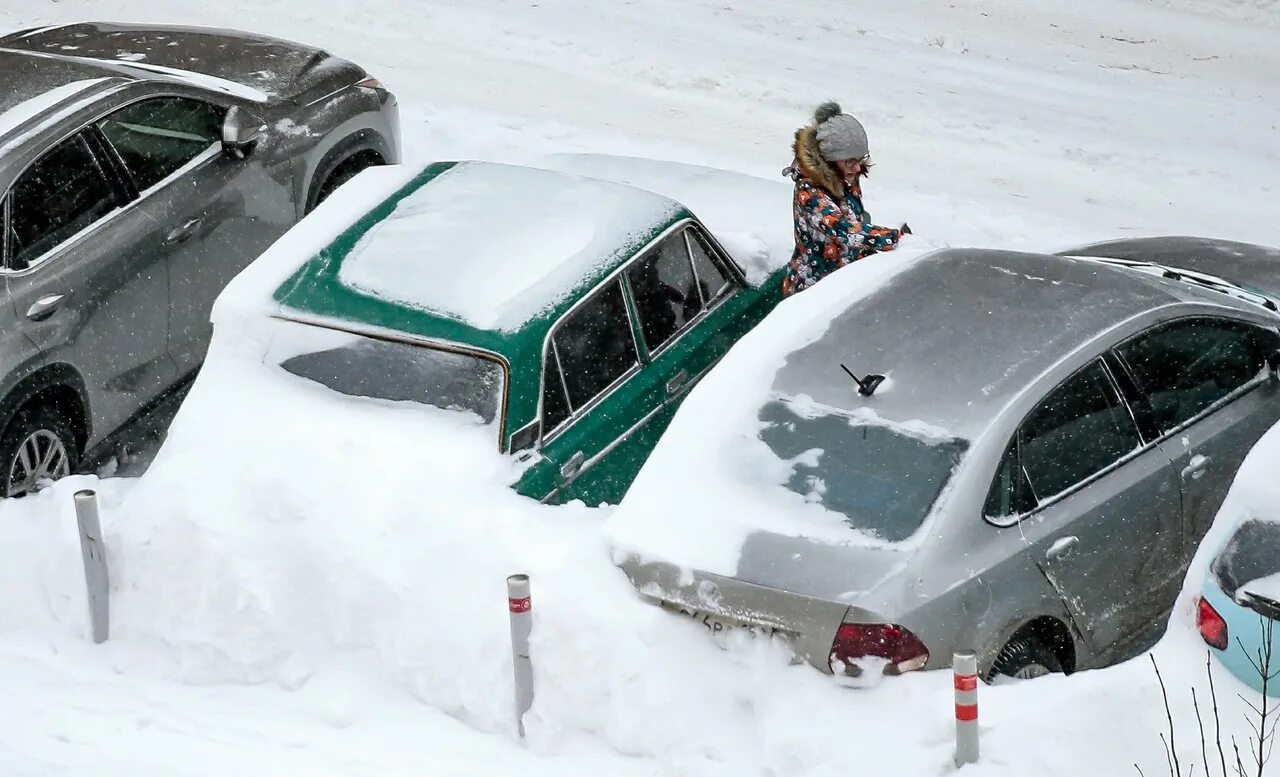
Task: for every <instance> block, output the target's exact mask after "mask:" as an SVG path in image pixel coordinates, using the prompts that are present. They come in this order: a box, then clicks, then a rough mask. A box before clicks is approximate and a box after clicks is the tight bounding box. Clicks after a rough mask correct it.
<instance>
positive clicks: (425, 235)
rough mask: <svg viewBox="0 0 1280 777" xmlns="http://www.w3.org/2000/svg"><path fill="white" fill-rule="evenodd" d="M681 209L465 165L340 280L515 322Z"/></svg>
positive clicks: (452, 311)
mask: <svg viewBox="0 0 1280 777" xmlns="http://www.w3.org/2000/svg"><path fill="white" fill-rule="evenodd" d="M679 210H680V205H679V204H678V203H676V202H675V201H674V200H670V199H668V198H666V197H662V196H659V195H657V194H653V193H650V192H646V191H642V190H640V189H635V188H632V187H629V186H623V185H620V184H614V183H607V182H604V181H597V180H592V179H587V178H580V177H577V176H572V175H567V174H564V173H557V172H552V171H548V170H539V169H534V168H527V167H516V166H511V165H501V164H492V163H486V162H463V163H460V164H458V165H456V166H454V167H453V168H451V169H450V170H448V171H446V172H444V173H442V174H440V175H439V176H437V177H436V178H434V179H432V180H431V181H430V183H429V184H427V185H424V186H422V187H421V188H419V189H418V190H417V191H415V192H412V193H410V194H409V195H408V196H406V197H404V198H403V199H402V200H400V201H399V202H398V203H397V204H396V206H395V209H394V210H393V211H392V212H391V213H390V215H388V216H387V217H386V218H384V219H382V220H381V221H379V222H378V223H376V224H374V225H373V226H372V227H371V228H370V229H369V230H368V231H367V232H366V233H365V234H364V236H363V237H361V238H360V240H359V242H357V243H356V245H355V246H354V247H353V248H352V250H351V251H350V253H349V254H348V255H347V256H346V258H345V259H344V260H343V262H342V267H341V270H340V271H339V274H338V280H339V282H340V283H342V284H343V285H345V286H347V287H348V288H351V289H353V290H356V291H359V292H362V293H364V294H368V295H372V296H375V297H378V298H381V299H384V300H387V301H391V302H395V303H398V304H401V305H405V306H408V307H411V308H415V309H419V310H423V311H427V312H430V313H435V314H438V315H442V316H446V317H448V318H453V319H457V320H460V321H462V322H464V323H466V324H468V325H470V326H472V327H475V328H476V329H482V330H489V331H513V330H515V329H517V328H519V327H520V326H521V325H522V324H523V323H525V322H526V321H528V320H530V319H531V318H534V317H535V316H537V315H538V314H540V313H542V312H544V311H546V310H548V309H550V308H552V307H553V306H555V305H556V304H557V303H560V302H562V301H564V300H565V299H566V298H567V297H568V296H569V294H570V293H571V292H572V291H573V290H574V289H576V288H577V287H579V286H581V285H582V284H583V283H584V282H585V281H587V280H588V279H590V278H591V277H593V275H594V274H596V273H598V272H599V271H601V270H602V269H604V266H605V265H606V264H608V263H609V262H610V261H611V260H616V259H617V256H616V255H617V253H618V251H619V249H620V248H621V247H624V246H630V245H632V244H633V243H635V242H636V241H637V240H640V239H643V238H644V237H645V236H647V235H649V234H651V233H652V231H653V230H654V229H655V227H657V226H660V225H661V224H663V223H665V222H667V221H668V220H670V218H671V217H672V216H673V215H674V214H675V213H677V212H678V211H679Z"/></svg>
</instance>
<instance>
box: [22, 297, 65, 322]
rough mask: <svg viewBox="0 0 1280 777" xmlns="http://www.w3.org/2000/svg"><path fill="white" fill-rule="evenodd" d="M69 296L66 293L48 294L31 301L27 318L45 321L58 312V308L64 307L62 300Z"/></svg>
mask: <svg viewBox="0 0 1280 777" xmlns="http://www.w3.org/2000/svg"><path fill="white" fill-rule="evenodd" d="M66 298H67V295H65V294H46V295H44V296H43V297H41V298H39V299H37V300H36V301H35V302H33V303H31V307H29V308H27V318H29V319H31V320H32V321H44V320H45V319H46V318H48V317H49V316H52V315H53V314H54V313H56V312H58V308H60V307H62V301H63V300H65V299H66Z"/></svg>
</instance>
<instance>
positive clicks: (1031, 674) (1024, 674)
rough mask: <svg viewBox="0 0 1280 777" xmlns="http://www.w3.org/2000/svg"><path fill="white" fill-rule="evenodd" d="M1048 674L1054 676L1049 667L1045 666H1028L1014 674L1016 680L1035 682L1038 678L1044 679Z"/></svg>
mask: <svg viewBox="0 0 1280 777" xmlns="http://www.w3.org/2000/svg"><path fill="white" fill-rule="evenodd" d="M1047 674H1053V672H1052V671H1050V669H1049V667H1047V666H1044V665H1043V664H1027V665H1026V666H1024V667H1022V668H1021V669H1019V670H1018V671H1016V672H1014V673H1013V677H1014V679H1016V680H1034V679H1036V678H1037V677H1044V676H1045V675H1047Z"/></svg>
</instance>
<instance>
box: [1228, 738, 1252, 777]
mask: <svg viewBox="0 0 1280 777" xmlns="http://www.w3.org/2000/svg"><path fill="white" fill-rule="evenodd" d="M1231 747H1232V748H1234V749H1235V751H1236V775H1237V776H1238V777H1249V775H1247V774H1245V771H1244V761H1242V760H1240V745H1239V744H1237V743H1236V738H1235V737H1231Z"/></svg>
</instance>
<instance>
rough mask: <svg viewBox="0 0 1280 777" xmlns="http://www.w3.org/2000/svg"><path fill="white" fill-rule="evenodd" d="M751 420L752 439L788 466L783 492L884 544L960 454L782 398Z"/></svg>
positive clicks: (929, 502)
mask: <svg viewBox="0 0 1280 777" xmlns="http://www.w3.org/2000/svg"><path fill="white" fill-rule="evenodd" d="M759 418H760V421H761V422H762V424H763V427H762V429H761V431H760V439H761V440H763V441H764V443H765V444H766V445H768V446H769V448H770V449H772V450H773V453H774V454H775V455H776V456H777V457H778V458H779V459H782V460H783V461H785V462H788V463H789V464H791V468H792V469H791V476H790V478H788V479H787V481H786V483H785V484H784V485H785V486H786V487H787V488H789V489H791V490H792V491H794V492H796V493H797V494H800V495H801V496H803V497H804V498H805V499H806V501H810V502H817V503H820V504H822V505H823V506H824V507H826V508H827V509H829V510H834V511H836V512H839V513H842V514H843V515H844V516H845V518H846V519H847V520H848V522H849V525H850V526H851V527H852V528H854V529H857V530H858V531H860V532H863V533H865V534H869V535H871V536H873V537H876V538H878V539H881V540H884V541H886V542H901V541H903V540H905V539H907V538H908V537H910V536H911V535H912V534H914V533H915V532H916V530H917V529H919V528H920V526H921V524H923V523H924V519H925V516H926V515H928V513H929V509H930V508H931V507H932V506H933V503H934V501H936V500H937V498H938V494H940V493H941V492H942V489H943V487H944V486H945V485H946V484H947V481H948V480H950V478H951V473H952V472H953V471H954V470H955V468H956V466H957V465H958V464H959V463H960V457H961V456H962V455H963V454H964V451H965V450H966V449H967V448H968V443H967V442H965V441H964V440H960V439H956V438H949V437H942V436H933V435H929V434H921V433H917V432H916V431H915V430H912V429H908V428H905V427H900V426H897V427H896V426H894V425H892V424H888V423H876V422H869V421H868V420H867V419H863V418H857V417H853V416H851V415H850V414H849V413H847V412H841V411H838V410H835V409H829V411H824V409H822V408H815V406H813V405H812V404H811V403H796V402H793V401H790V400H788V399H786V398H775V399H774V400H773V401H771V402H769V403H768V404H766V405H765V406H764V407H763V408H761V410H760V414H759Z"/></svg>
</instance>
